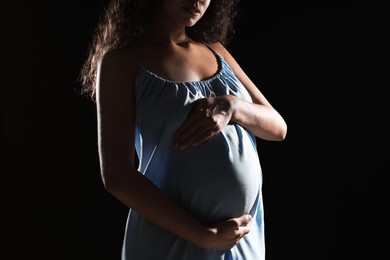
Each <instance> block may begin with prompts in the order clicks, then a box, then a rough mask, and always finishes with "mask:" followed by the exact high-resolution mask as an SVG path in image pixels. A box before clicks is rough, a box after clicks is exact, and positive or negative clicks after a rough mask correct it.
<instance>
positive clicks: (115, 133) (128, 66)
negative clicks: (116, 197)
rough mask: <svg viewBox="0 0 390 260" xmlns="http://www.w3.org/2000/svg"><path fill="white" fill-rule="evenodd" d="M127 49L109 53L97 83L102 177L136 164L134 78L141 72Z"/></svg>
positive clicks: (119, 172) (103, 61) (102, 63)
mask: <svg viewBox="0 0 390 260" xmlns="http://www.w3.org/2000/svg"><path fill="white" fill-rule="evenodd" d="M137 69H138V68H137V67H136V66H134V62H132V60H131V58H130V56H129V54H128V53H126V50H124V49H118V50H113V51H110V52H108V53H106V54H105V55H104V56H103V58H102V59H101V60H100V62H99V67H98V72H97V82H96V108H97V126H98V129H97V130H98V149H99V158H100V167H101V172H102V175H103V176H102V177H103V179H104V180H106V179H107V178H108V177H109V176H107V174H111V175H112V174H121V173H122V172H126V170H125V171H123V169H127V170H128V169H129V167H130V168H131V167H134V165H133V164H134V162H133V158H134V142H135V140H134V135H135V114H134V113H135V109H134V103H135V102H134V83H133V82H134V79H135V75H136V73H137Z"/></svg>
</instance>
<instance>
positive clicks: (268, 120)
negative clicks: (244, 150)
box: [231, 97, 287, 141]
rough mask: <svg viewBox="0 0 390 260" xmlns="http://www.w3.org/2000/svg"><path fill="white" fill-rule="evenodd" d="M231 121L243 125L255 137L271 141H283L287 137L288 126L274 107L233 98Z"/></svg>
mask: <svg viewBox="0 0 390 260" xmlns="http://www.w3.org/2000/svg"><path fill="white" fill-rule="evenodd" d="M231 105H232V110H233V112H232V117H231V121H232V122H235V123H237V124H239V125H242V126H243V127H245V128H246V129H248V131H250V132H251V133H253V134H254V135H255V136H257V137H259V138H261V139H264V140H269V141H281V140H283V139H284V138H285V136H286V131H287V125H286V123H285V121H284V119H283V118H282V117H281V116H280V114H279V113H278V112H277V111H276V110H275V109H274V108H272V107H270V106H266V105H260V104H255V103H251V102H248V101H246V100H244V99H241V98H237V97H233V98H232V100H231Z"/></svg>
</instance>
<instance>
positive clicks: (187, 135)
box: [174, 43, 287, 149]
mask: <svg viewBox="0 0 390 260" xmlns="http://www.w3.org/2000/svg"><path fill="white" fill-rule="evenodd" d="M210 46H212V47H213V49H214V50H216V51H217V52H218V53H219V54H220V55H221V56H222V57H223V58H224V59H225V60H226V61H227V62H228V64H229V65H230V66H231V68H232V69H233V72H234V74H235V75H236V76H237V78H238V79H239V80H240V81H241V83H242V84H243V85H244V86H245V88H246V89H247V91H248V92H249V95H250V96H251V98H252V102H249V101H247V100H245V99H242V98H239V97H236V96H233V95H224V96H217V97H208V98H202V99H199V100H197V101H195V102H196V103H195V104H194V106H193V108H192V110H191V113H190V114H189V116H188V118H187V119H186V120H185V121H184V123H183V124H182V125H181V126H180V127H179V128H178V129H177V130H176V132H175V134H174V141H175V146H176V148H178V149H186V148H188V147H190V146H198V145H200V144H202V143H203V142H204V141H205V140H207V139H209V138H211V137H212V136H214V135H215V134H217V133H218V132H220V131H221V130H222V129H223V128H224V127H225V126H226V125H227V124H229V122H235V123H237V124H240V125H242V126H243V127H245V128H246V129H247V130H248V131H250V132H251V133H253V134H254V135H255V136H257V137H259V138H261V139H264V140H269V141H282V140H284V139H285V137H286V133H287V124H286V122H285V121H284V119H283V118H282V116H281V115H280V114H279V113H278V111H276V110H275V109H274V108H273V107H272V106H271V104H270V103H269V102H268V101H267V99H266V98H265V97H264V95H263V94H262V93H261V92H260V90H259V89H258V88H257V87H256V86H255V84H254V83H253V82H252V81H251V80H250V78H249V77H248V76H247V75H246V74H245V72H244V71H243V70H242V69H241V68H240V66H239V65H238V63H237V62H236V61H235V60H234V58H233V57H232V56H231V55H230V53H229V52H228V51H227V50H226V49H225V48H224V47H223V46H222V45H221V44H220V43H215V44H211V45H210Z"/></svg>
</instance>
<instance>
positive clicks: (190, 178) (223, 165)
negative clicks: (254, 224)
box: [171, 125, 261, 223]
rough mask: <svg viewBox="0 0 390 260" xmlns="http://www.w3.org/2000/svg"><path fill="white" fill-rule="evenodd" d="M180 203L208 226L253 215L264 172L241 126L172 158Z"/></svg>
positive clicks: (232, 127) (252, 145) (251, 142)
mask: <svg viewBox="0 0 390 260" xmlns="http://www.w3.org/2000/svg"><path fill="white" fill-rule="evenodd" d="M171 159H172V161H171V163H172V164H171V165H173V167H172V169H171V171H172V172H171V173H174V174H173V175H174V176H175V184H176V185H175V186H176V187H175V189H176V194H177V199H178V201H179V203H181V204H182V205H183V206H184V207H185V208H187V209H188V210H189V211H191V212H192V214H194V215H195V216H196V217H198V218H199V219H201V220H202V221H204V222H205V223H212V222H215V221H216V220H219V219H222V218H228V217H236V216H241V215H242V214H244V213H248V212H250V210H251V208H252V207H253V205H254V203H255V202H256V199H257V196H258V195H259V192H260V187H261V168H260V163H259V158H258V154H257V152H256V149H255V145H254V143H253V141H252V140H251V137H250V136H249V135H248V133H247V132H245V130H244V129H243V128H242V127H241V126H237V125H236V126H235V125H229V126H227V127H226V128H225V129H224V130H223V132H221V133H220V134H218V135H216V136H214V137H213V138H211V139H210V140H208V141H207V142H205V143H204V144H202V145H200V146H199V147H196V148H189V149H186V150H184V151H175V152H174V154H173V156H172V157H171Z"/></svg>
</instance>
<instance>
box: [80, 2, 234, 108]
mask: <svg viewBox="0 0 390 260" xmlns="http://www.w3.org/2000/svg"><path fill="white" fill-rule="evenodd" d="M158 1H159V0H110V1H109V2H108V4H107V6H106V7H105V8H104V12H103V14H102V16H101V17H100V20H99V23H98V25H97V27H96V29H95V31H94V34H93V37H92V39H91V42H90V45H89V48H88V52H87V58H86V60H85V62H84V64H83V66H82V68H81V73H80V78H79V80H80V83H81V94H87V95H89V97H91V98H92V99H93V100H94V99H95V90H96V86H95V84H96V73H97V66H98V61H99V60H100V58H101V57H102V56H103V55H104V54H105V53H107V52H108V51H110V50H113V49H116V48H123V47H127V46H131V45H132V44H133V43H134V42H136V41H137V39H139V38H140V37H142V36H143V35H144V34H145V33H146V32H147V31H148V28H149V24H150V22H151V19H152V17H153V14H154V13H155V12H158ZM238 1H239V0H211V1H210V5H209V7H208V9H207V11H206V12H205V14H204V15H203V17H202V19H200V20H199V21H198V22H197V23H196V24H195V25H194V26H192V27H188V28H187V31H186V32H187V35H188V36H189V37H190V38H192V39H193V40H195V41H202V42H206V43H211V42H221V43H222V44H225V45H226V44H228V43H229V42H230V40H231V38H232V36H233V34H234V28H233V21H234V18H235V17H236V15H237V9H236V8H237V4H238Z"/></svg>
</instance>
